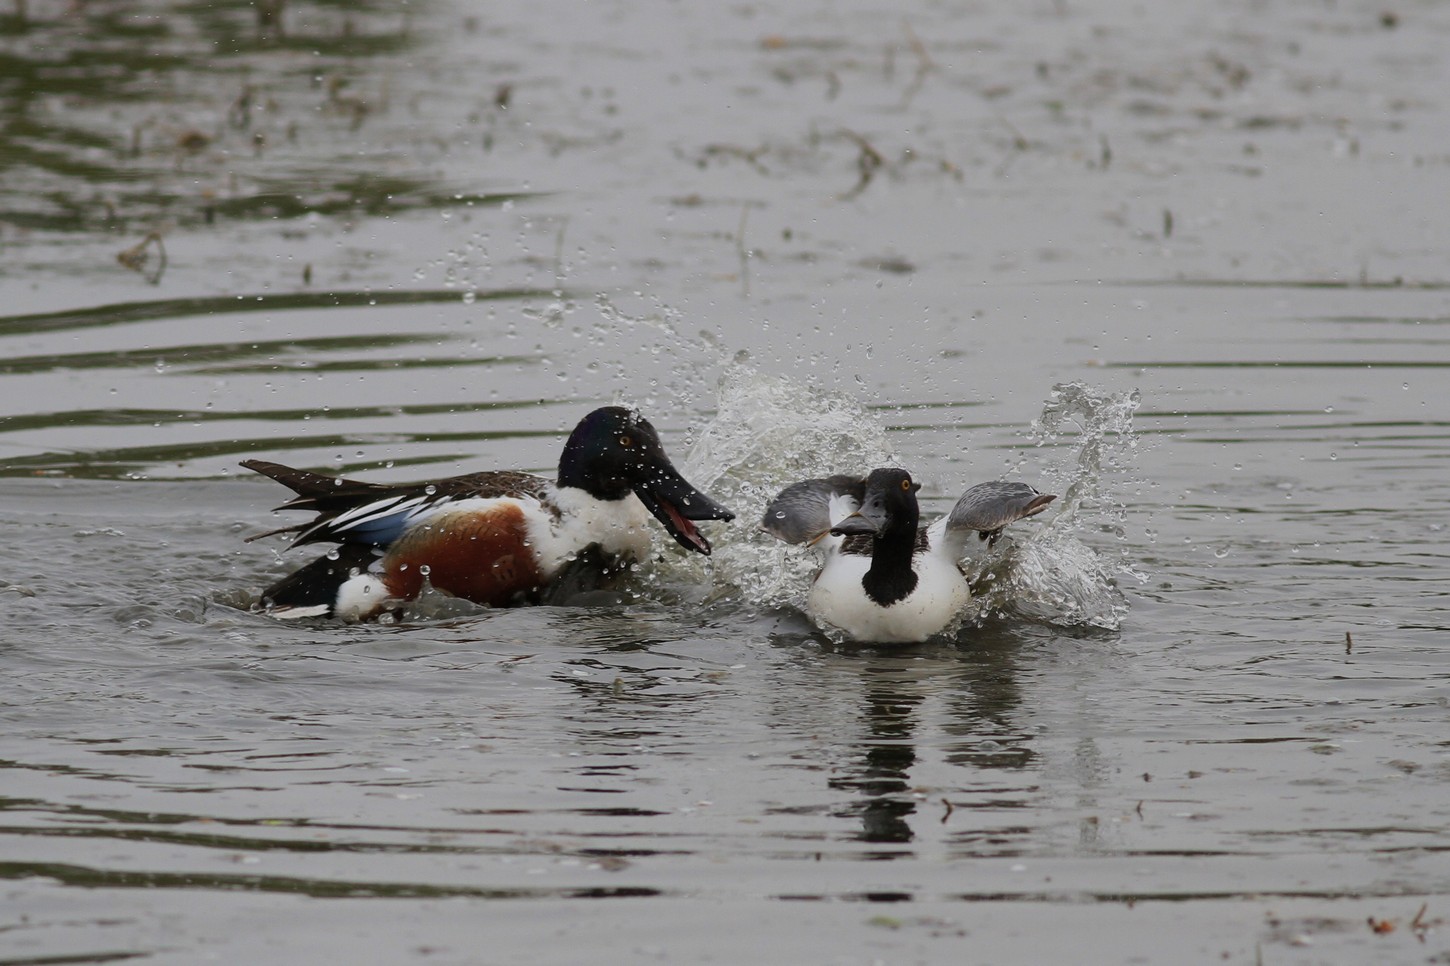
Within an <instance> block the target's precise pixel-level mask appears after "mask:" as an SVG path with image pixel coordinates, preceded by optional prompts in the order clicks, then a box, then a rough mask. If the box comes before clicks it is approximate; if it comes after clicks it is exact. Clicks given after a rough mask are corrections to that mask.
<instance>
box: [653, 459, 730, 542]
mask: <svg viewBox="0 0 1450 966" xmlns="http://www.w3.org/2000/svg"><path fill="white" fill-rule="evenodd" d="M634 493H635V496H637V497H639V500H640V502H641V503H643V504H644V505H645V507H646V508H647V509H648V510H649V512H651V513H653V514H654V515H655V519H657V520H659V522H660V523H663V524H664V525H665V529H666V530H668V531H669V532H670V536H672V537H674V538H675V542H676V543H678V544H679V545H680V546H682V547H684V548H685V549H686V550H693V551H694V552H695V553H702V554H705V555H706V556H709V555H710V541H708V540H706V539H705V535H704V534H702V533H701V532H700V531H699V530H698V529H696V528H695V525H694V524H693V523H692V522H690V521H692V520H733V519H735V514H734V513H731V512H730V511H729V510H727V509H725V507H723V506H721V505H720V504H718V503H716V502H715V501H714V500H712V499H710V498H709V497H708V496H706V495H705V494H703V493H701V492H700V491H699V490H697V489H695V488H694V487H693V486H691V485H690V481H689V480H687V479H685V478H684V477H683V476H681V475H680V474H679V472H678V471H677V470H676V469H675V468H674V467H673V466H669V465H668V464H666V465H664V466H656V467H653V468H652V472H651V473H650V474H649V476H648V477H647V478H646V479H645V480H643V481H641V482H640V483H637V484H636V485H635V487H634Z"/></svg>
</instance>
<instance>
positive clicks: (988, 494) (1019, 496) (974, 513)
mask: <svg viewBox="0 0 1450 966" xmlns="http://www.w3.org/2000/svg"><path fill="white" fill-rule="evenodd" d="M1055 499H1057V496H1056V494H1052V493H1039V492H1037V491H1036V490H1034V489H1033V488H1032V487H1030V486H1028V485H1027V484H1026V483H1009V482H1006V481H1005V480H994V481H992V482H990V483H978V484H977V485H976V486H974V487H972V488H971V489H969V490H967V492H965V493H963V494H962V495H961V498H960V499H959V500H957V504H956V506H954V507H952V512H951V513H949V514H948V515H947V518H946V529H947V530H948V531H949V532H950V531H959V532H960V531H967V532H970V531H976V533H977V536H979V537H981V538H982V539H983V540H985V541H987V545H988V546H991V545H992V544H993V543H996V542H997V538H998V537H999V536H1001V535H1002V528H1003V527H1005V526H1007V524H1009V523H1013V522H1015V521H1017V520H1021V519H1024V518H1026V517H1030V516H1034V515H1036V514H1038V513H1041V512H1042V511H1043V510H1045V509H1047V505H1048V504H1049V503H1051V502H1052V501H1053V500H1055Z"/></svg>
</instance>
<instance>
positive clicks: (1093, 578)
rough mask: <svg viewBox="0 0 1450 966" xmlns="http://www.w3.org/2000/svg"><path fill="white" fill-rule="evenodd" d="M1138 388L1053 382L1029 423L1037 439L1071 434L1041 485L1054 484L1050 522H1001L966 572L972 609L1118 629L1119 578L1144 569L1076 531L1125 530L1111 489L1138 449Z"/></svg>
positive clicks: (1055, 441) (1061, 439) (1122, 613)
mask: <svg viewBox="0 0 1450 966" xmlns="http://www.w3.org/2000/svg"><path fill="white" fill-rule="evenodd" d="M1140 402H1141V398H1140V396H1139V394H1138V392H1137V391H1136V390H1133V391H1119V392H1114V391H1111V390H1107V389H1103V388H1101V387H1095V386H1088V385H1086V384H1084V383H1080V382H1073V383H1063V384H1059V385H1057V386H1054V387H1053V390H1052V395H1051V397H1049V399H1048V400H1047V402H1046V403H1045V404H1044V406H1043V408H1042V415H1041V416H1039V417H1038V418H1037V419H1036V420H1035V421H1034V422H1033V424H1032V429H1031V432H1030V434H1029V435H1030V438H1032V439H1033V440H1034V442H1035V444H1036V446H1037V447H1039V448H1046V447H1049V446H1059V445H1060V444H1064V443H1067V442H1068V441H1069V440H1070V439H1071V445H1070V446H1069V447H1068V448H1067V449H1066V455H1065V456H1064V457H1062V458H1059V459H1057V460H1055V461H1052V462H1049V463H1047V464H1046V465H1044V466H1043V467H1042V468H1041V470H1040V474H1041V479H1042V480H1043V483H1044V484H1045V485H1044V486H1043V487H1042V488H1043V489H1045V490H1047V491H1049V492H1056V493H1058V494H1060V496H1059V497H1058V500H1057V503H1056V504H1055V505H1054V507H1055V510H1056V512H1055V513H1054V514H1053V516H1052V518H1051V520H1050V522H1049V525H1048V526H1046V527H1043V528H1041V529H1040V530H1037V531H1035V532H1033V531H1027V530H1016V531H1011V530H1009V531H1008V534H1009V535H1010V537H1011V539H1009V540H1004V541H1002V544H1001V545H999V547H998V549H997V551H996V552H995V553H993V554H990V555H988V556H987V557H985V558H984V559H982V560H980V561H974V562H973V565H972V569H971V572H970V573H969V577H970V578H971V579H972V580H973V582H974V586H975V587H976V589H977V593H978V596H977V599H976V608H977V615H978V616H979V617H980V616H987V615H991V614H1003V615H1008V616H1020V617H1026V618H1029V619H1032V620H1039V621H1044V622H1047V623H1051V624H1058V625H1063V626H1088V627H1100V628H1105V629H1110V630H1116V629H1117V628H1118V627H1119V626H1121V625H1122V622H1123V620H1124V618H1126V617H1127V614H1128V601H1127V598H1126V597H1125V596H1124V595H1123V592H1122V591H1121V590H1120V589H1119V587H1118V584H1117V578H1118V576H1120V575H1126V576H1130V577H1133V578H1135V579H1138V580H1145V579H1146V576H1145V575H1144V574H1143V573H1141V572H1140V571H1139V570H1137V569H1136V568H1135V567H1134V566H1133V564H1132V562H1131V561H1129V560H1128V558H1127V556H1126V554H1127V551H1126V549H1123V550H1120V551H1119V553H1118V555H1117V559H1116V560H1112V559H1111V557H1110V556H1108V557H1105V556H1104V555H1103V553H1101V552H1099V551H1097V550H1094V549H1093V548H1091V547H1089V546H1087V545H1086V544H1085V543H1083V541H1082V540H1081V539H1079V535H1080V534H1083V533H1086V532H1089V531H1091V532H1096V533H1102V534H1107V535H1110V536H1112V537H1113V538H1114V539H1116V540H1118V541H1122V540H1124V538H1125V530H1126V527H1125V521H1126V518H1127V513H1128V504H1127V502H1126V501H1125V500H1124V499H1123V498H1122V497H1120V496H1119V495H1118V493H1117V490H1118V489H1119V488H1121V487H1122V486H1124V485H1125V484H1128V483H1131V482H1133V481H1131V480H1130V479H1129V478H1128V476H1127V474H1128V473H1129V471H1130V470H1131V469H1132V466H1133V462H1134V459H1135V456H1136V453H1137V449H1138V437H1137V435H1136V434H1135V433H1134V432H1133V414H1134V413H1135V412H1136V411H1137V409H1138V406H1139V404H1140Z"/></svg>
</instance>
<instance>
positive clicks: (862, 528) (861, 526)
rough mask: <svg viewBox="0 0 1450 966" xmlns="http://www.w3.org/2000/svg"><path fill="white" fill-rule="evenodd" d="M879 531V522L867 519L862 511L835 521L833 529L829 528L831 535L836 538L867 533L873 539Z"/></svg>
mask: <svg viewBox="0 0 1450 966" xmlns="http://www.w3.org/2000/svg"><path fill="white" fill-rule="evenodd" d="M880 531H881V523H880V521H878V520H873V519H871V518H869V517H867V516H866V514H865V513H864V512H862V511H857V512H856V513H853V514H851V515H850V516H846V517H842V518H841V519H839V520H837V521H836V525H835V526H834V527H831V533H832V534H833V535H835V536H837V537H849V536H851V535H852V534H857V533H869V534H870V535H871V536H873V537H874V536H875V535H876V534H877V533H879V532H880Z"/></svg>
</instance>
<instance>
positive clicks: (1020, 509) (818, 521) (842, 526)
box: [761, 469, 1057, 644]
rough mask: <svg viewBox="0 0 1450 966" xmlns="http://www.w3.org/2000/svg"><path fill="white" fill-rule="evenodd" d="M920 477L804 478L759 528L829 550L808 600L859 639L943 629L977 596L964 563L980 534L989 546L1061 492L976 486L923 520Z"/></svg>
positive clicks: (914, 638)
mask: <svg viewBox="0 0 1450 966" xmlns="http://www.w3.org/2000/svg"><path fill="white" fill-rule="evenodd" d="M919 489H921V484H920V483H917V482H915V481H913V480H912V478H911V474H910V473H908V472H906V471H905V470H900V469H878V470H872V471H871V473H870V474H869V475H868V476H865V477H859V476H846V475H839V476H831V477H827V478H826V479H813V480H803V481H802V482H800V483H795V484H793V485H791V486H788V487H786V488H785V489H784V490H782V491H781V492H780V493H779V494H778V495H777V496H776V498H775V499H774V500H772V501H771V503H770V505H769V506H768V507H766V509H765V519H764V520H763V521H762V523H761V527H762V529H764V530H765V531H766V532H767V533H769V534H771V535H772V536H774V537H777V538H779V539H781V540H784V541H785V542H786V543H795V544H799V543H804V544H808V545H812V546H816V547H818V548H820V549H821V550H823V551H824V553H825V562H824V564H823V565H822V567H821V571H820V573H819V574H817V575H816V579H815V583H814V584H812V585H811V591H810V596H809V598H808V601H807V607H808V610H809V611H810V614H811V616H812V617H813V618H815V619H816V621H817V622H818V623H824V624H829V625H831V626H833V627H837V628H839V629H840V630H842V631H844V632H845V633H846V634H847V635H848V636H849V637H851V638H852V639H854V640H858V641H875V642H882V643H898V644H904V643H914V642H918V641H924V640H926V639H927V638H928V637H930V636H932V635H933V634H936V633H938V632H939V631H942V630H944V629H945V628H946V627H947V626H948V625H949V624H951V622H952V620H953V618H955V617H956V615H957V614H958V613H959V612H960V611H961V609H962V608H963V607H964V606H966V604H967V602H968V601H969V600H970V599H971V590H970V588H969V587H968V584H967V578H966V576H965V575H964V574H963V573H962V570H961V567H960V565H959V561H960V560H961V558H962V554H963V552H964V551H965V550H966V544H967V541H968V540H969V539H970V537H971V535H972V534H973V533H976V534H978V535H979V536H980V537H981V539H982V540H984V541H986V542H987V543H988V545H989V546H990V545H991V544H993V543H995V542H996V540H997V537H999V536H1000V535H1001V533H1002V528H1003V527H1005V526H1007V524H1009V523H1012V522H1013V521H1014V520H1021V519H1022V518H1024V517H1030V516H1033V515H1034V514H1037V513H1041V512H1042V511H1043V510H1044V509H1046V508H1047V505H1048V504H1049V503H1051V502H1052V501H1053V500H1055V499H1057V497H1056V496H1055V495H1052V494H1047V493H1039V492H1037V491H1036V490H1034V489H1033V488H1032V487H1030V486H1028V485H1027V484H1026V483H1007V482H1000V481H999V482H993V483H979V484H977V485H976V486H974V487H972V488H971V489H969V490H967V492H965V493H963V494H962V496H961V498H960V499H959V500H957V502H956V505H955V506H954V507H952V511H951V513H949V514H947V515H946V516H944V517H942V518H941V519H940V520H937V521H936V522H935V523H933V524H932V525H931V526H929V527H919V526H918V522H919V520H920V516H921V512H920V508H919V507H918V505H917V501H916V493H917V491H918V490H919Z"/></svg>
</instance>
